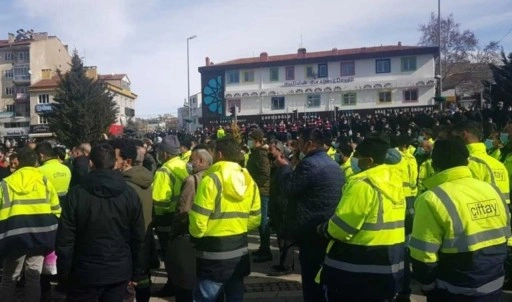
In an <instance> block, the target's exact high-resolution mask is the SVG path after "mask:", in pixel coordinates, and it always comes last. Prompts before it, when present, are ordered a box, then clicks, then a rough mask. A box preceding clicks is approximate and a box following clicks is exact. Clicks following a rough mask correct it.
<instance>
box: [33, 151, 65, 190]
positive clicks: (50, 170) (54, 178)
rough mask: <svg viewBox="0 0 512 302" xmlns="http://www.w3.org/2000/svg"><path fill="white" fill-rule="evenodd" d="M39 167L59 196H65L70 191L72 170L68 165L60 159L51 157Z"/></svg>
mask: <svg viewBox="0 0 512 302" xmlns="http://www.w3.org/2000/svg"><path fill="white" fill-rule="evenodd" d="M38 169H39V171H41V173H42V174H43V175H44V176H46V178H47V179H48V180H49V181H50V182H51V183H52V185H53V186H54V187H55V190H57V194H59V196H65V195H66V194H67V193H68V189H69V183H70V182H71V171H70V170H69V168H68V167H67V166H66V165H63V164H61V163H60V161H59V160H58V159H50V160H47V161H45V162H44V164H43V165H42V166H40V167H39V168H38Z"/></svg>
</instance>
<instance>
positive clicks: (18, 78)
mask: <svg viewBox="0 0 512 302" xmlns="http://www.w3.org/2000/svg"><path fill="white" fill-rule="evenodd" d="M12 80H13V81H14V83H16V84H23V83H30V75H29V74H25V75H15V76H14V77H13V79H12Z"/></svg>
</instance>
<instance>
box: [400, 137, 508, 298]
mask: <svg viewBox="0 0 512 302" xmlns="http://www.w3.org/2000/svg"><path fill="white" fill-rule="evenodd" d="M469 156H470V151H469V150H468V149H467V148H466V146H465V144H464V142H463V141H462V140H461V139H459V138H452V139H448V140H438V141H436V143H435V145H434V149H433V151H432V166H433V167H434V169H435V170H436V172H437V174H436V175H434V176H433V177H432V178H430V179H428V180H427V181H425V186H426V187H427V189H428V191H426V192H425V193H423V194H422V195H420V196H419V197H418V199H416V202H415V217H414V224H413V229H412V236H411V240H410V243H409V249H410V250H411V258H412V266H413V273H414V277H415V279H416V280H418V281H419V282H420V284H421V289H422V291H423V292H424V293H425V294H426V296H427V301H441V302H444V301H446V302H448V301H500V297H501V296H502V292H501V288H502V286H503V280H504V277H505V271H504V265H503V264H504V262H505V258H506V256H507V240H508V238H510V212H509V210H508V205H507V204H506V201H505V198H504V196H502V194H501V192H500V189H499V188H498V187H497V186H496V185H493V184H492V183H488V182H484V181H481V180H478V179H476V178H474V176H473V174H472V171H471V169H470V168H469V167H468V157H469Z"/></svg>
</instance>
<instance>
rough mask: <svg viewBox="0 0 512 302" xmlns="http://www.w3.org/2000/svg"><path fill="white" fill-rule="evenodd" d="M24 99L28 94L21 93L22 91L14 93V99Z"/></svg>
mask: <svg viewBox="0 0 512 302" xmlns="http://www.w3.org/2000/svg"><path fill="white" fill-rule="evenodd" d="M26 99H28V94H26V93H23V92H20V93H16V97H15V100H16V101H22V100H26Z"/></svg>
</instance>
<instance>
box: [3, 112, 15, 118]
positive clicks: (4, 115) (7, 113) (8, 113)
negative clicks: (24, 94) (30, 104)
mask: <svg viewBox="0 0 512 302" xmlns="http://www.w3.org/2000/svg"><path fill="white" fill-rule="evenodd" d="M12 117H14V112H12V111H2V112H0V119H4V118H12Z"/></svg>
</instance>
